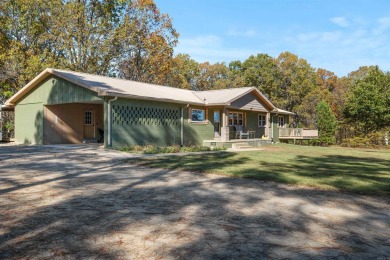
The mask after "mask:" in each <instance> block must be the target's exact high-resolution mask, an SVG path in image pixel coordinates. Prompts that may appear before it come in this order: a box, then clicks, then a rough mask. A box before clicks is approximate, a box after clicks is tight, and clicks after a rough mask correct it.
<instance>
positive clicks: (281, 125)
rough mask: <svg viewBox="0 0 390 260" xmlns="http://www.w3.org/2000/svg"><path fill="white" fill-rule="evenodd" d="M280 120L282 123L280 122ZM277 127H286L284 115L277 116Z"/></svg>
mask: <svg viewBox="0 0 390 260" xmlns="http://www.w3.org/2000/svg"><path fill="white" fill-rule="evenodd" d="M281 119H282V120H281ZM281 122H282V123H283V124H281ZM278 127H281V128H285V127H286V118H285V116H278Z"/></svg>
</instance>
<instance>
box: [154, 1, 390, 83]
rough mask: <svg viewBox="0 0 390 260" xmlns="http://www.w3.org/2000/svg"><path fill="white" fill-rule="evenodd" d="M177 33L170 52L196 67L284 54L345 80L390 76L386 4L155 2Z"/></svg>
mask: <svg viewBox="0 0 390 260" xmlns="http://www.w3.org/2000/svg"><path fill="white" fill-rule="evenodd" d="M155 2H156V4H157V6H158V7H159V8H160V10H161V12H163V13H167V14H169V16H170V17H171V18H172V20H173V25H174V27H175V29H176V30H177V31H178V32H179V33H180V37H179V44H178V46H177V47H176V49H175V53H187V54H189V55H190V56H191V57H192V58H193V59H195V60H196V61H198V62H204V61H209V62H211V63H215V62H226V63H229V62H230V61H232V60H241V61H243V60H245V59H246V58H248V57H249V56H250V55H256V54H258V53H266V54H269V55H271V56H273V57H277V56H278V55H279V54H280V53H281V52H284V51H289V52H292V53H294V54H296V55H298V56H299V57H300V58H304V59H306V60H307V61H308V62H309V63H310V64H311V66H313V67H315V68H324V69H327V70H330V71H333V72H334V73H336V75H338V76H345V75H347V74H348V73H349V72H351V71H354V70H356V69H358V68H359V67H360V66H368V65H379V67H380V68H381V69H382V70H385V71H390V0H364V1H362V0H354V1H351V0H338V1H337V0H328V1H324V0H306V1H303V0H295V1H293V0H279V1H278V0H241V1H240V0H235V1H233V0H181V1H180V0H176V1H174V0H155Z"/></svg>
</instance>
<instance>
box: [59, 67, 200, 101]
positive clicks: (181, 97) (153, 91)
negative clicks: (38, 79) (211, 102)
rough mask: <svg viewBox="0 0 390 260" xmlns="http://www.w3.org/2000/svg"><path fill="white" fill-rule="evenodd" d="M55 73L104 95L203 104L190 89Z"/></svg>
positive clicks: (60, 72) (90, 75) (84, 74)
mask: <svg viewBox="0 0 390 260" xmlns="http://www.w3.org/2000/svg"><path fill="white" fill-rule="evenodd" d="M52 71H53V73H52V74H54V75H56V76H59V77H61V78H64V79H66V80H68V81H70V82H73V83H75V84H78V85H81V86H83V87H85V88H89V89H91V90H93V91H95V92H98V94H99V95H102V96H117V95H119V96H130V97H134V98H141V99H145V98H150V99H159V100H167V101H169V100H171V101H176V102H181V103H191V104H203V102H202V101H201V100H200V99H199V98H198V97H197V96H196V95H194V94H193V93H192V91H190V90H186V89H179V88H172V87H166V86H159V85H154V84H148V83H142V82H137V81H132V80H124V79H119V78H111V77H105V76H98V75H92V74H86V73H80V72H73V71H64V70H57V69H52Z"/></svg>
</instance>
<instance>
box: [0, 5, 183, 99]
mask: <svg viewBox="0 0 390 260" xmlns="http://www.w3.org/2000/svg"><path fill="white" fill-rule="evenodd" d="M0 24H1V25H2V26H1V27H0V98H1V100H4V99H7V98H9V96H10V95H12V94H13V93H14V92H16V91H17V90H19V89H20V88H21V87H22V86H24V85H25V84H26V83H27V82H29V81H30V80H31V79H33V78H34V77H35V76H36V75H37V74H38V73H39V72H41V71H42V70H43V69H45V68H47V67H55V68H59V69H69V70H75V71H80V72H87V73H92V74H99V75H111V76H117V75H120V76H122V77H125V78H128V79H135V80H139V81H145V82H153V83H160V84H162V83H164V81H165V80H166V75H167V72H168V71H169V70H170V63H171V60H172V53H173V47H174V46H175V45H176V43H177V37H178V34H177V32H176V31H175V30H174V28H173V27H172V24H171V20H170V18H169V16H168V15H166V14H161V13H160V12H159V10H158V8H157V6H156V5H155V3H154V2H153V0H134V1H132V0H120V1H119V0H53V1H44V0H35V1H26V0H3V1H0Z"/></svg>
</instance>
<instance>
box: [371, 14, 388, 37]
mask: <svg viewBox="0 0 390 260" xmlns="http://www.w3.org/2000/svg"><path fill="white" fill-rule="evenodd" d="M389 28H390V17H382V18H379V19H378V20H377V27H376V28H375V29H374V30H373V33H374V34H376V35H378V34H382V33H384V32H385V31H386V30H387V29H389Z"/></svg>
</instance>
